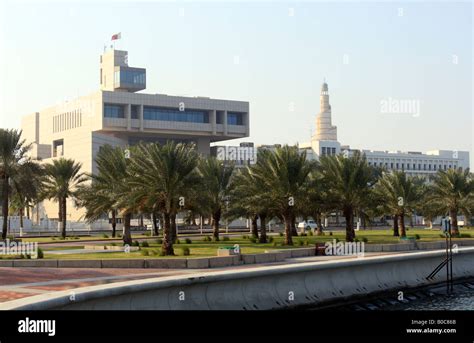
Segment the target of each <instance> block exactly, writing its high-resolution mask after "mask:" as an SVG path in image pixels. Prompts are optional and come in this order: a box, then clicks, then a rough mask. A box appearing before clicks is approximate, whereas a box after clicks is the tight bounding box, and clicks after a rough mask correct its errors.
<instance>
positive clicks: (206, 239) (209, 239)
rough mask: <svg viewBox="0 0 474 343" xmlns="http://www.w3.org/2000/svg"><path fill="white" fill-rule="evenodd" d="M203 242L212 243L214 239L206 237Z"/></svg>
mask: <svg viewBox="0 0 474 343" xmlns="http://www.w3.org/2000/svg"><path fill="white" fill-rule="evenodd" d="M202 240H203V241H204V242H210V241H212V238H211V237H210V236H204V237H203V238H202Z"/></svg>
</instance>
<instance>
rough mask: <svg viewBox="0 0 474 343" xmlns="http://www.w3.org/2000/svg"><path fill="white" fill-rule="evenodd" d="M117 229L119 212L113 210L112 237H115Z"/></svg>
mask: <svg viewBox="0 0 474 343" xmlns="http://www.w3.org/2000/svg"><path fill="white" fill-rule="evenodd" d="M116 229H117V211H116V210H112V237H115V232H116Z"/></svg>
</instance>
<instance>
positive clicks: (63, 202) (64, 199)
mask: <svg viewBox="0 0 474 343" xmlns="http://www.w3.org/2000/svg"><path fill="white" fill-rule="evenodd" d="M61 201H62V207H61V208H62V211H61V214H62V219H61V220H62V228H61V235H62V237H63V239H65V238H66V213H67V212H66V211H67V204H66V201H67V199H66V198H63V199H62V200H61Z"/></svg>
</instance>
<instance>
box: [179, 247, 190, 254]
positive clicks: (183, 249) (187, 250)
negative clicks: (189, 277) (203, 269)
mask: <svg viewBox="0 0 474 343" xmlns="http://www.w3.org/2000/svg"><path fill="white" fill-rule="evenodd" d="M181 250H182V252H183V256H189V255H191V250H190V249H189V248H188V247H182V248H181Z"/></svg>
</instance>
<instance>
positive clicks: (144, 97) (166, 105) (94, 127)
mask: <svg viewBox="0 0 474 343" xmlns="http://www.w3.org/2000/svg"><path fill="white" fill-rule="evenodd" d="M146 82H147V75H146V69H144V68H135V67H130V66H129V65H128V53H127V51H120V50H114V49H110V50H108V51H105V52H104V54H103V55H101V57H100V90H99V91H97V92H95V93H93V94H91V95H88V96H83V97H80V98H77V99H74V100H72V101H67V102H64V103H61V104H58V105H55V106H52V107H49V108H46V109H44V110H40V111H38V112H35V113H33V114H31V115H28V116H26V117H24V118H23V120H22V129H23V137H24V138H25V139H26V140H27V142H28V143H32V145H33V150H32V155H33V157H35V158H41V159H42V160H43V161H44V162H49V161H50V160H51V159H55V158H60V157H65V158H72V159H74V160H75V161H77V162H80V163H82V171H83V172H88V173H92V172H96V166H95V157H96V154H97V152H98V151H99V149H100V147H101V146H103V145H104V144H110V145H112V146H121V147H125V146H130V145H134V144H137V143H138V142H140V141H144V142H158V143H166V141H169V140H172V141H177V142H188V143H191V142H192V143H195V144H196V146H197V150H198V151H199V152H200V153H202V154H204V155H209V154H210V143H212V142H219V141H225V140H229V139H235V138H243V137H247V136H248V135H249V129H250V125H249V103H248V102H246V101H233V100H220V99H210V98H207V97H182V96H171V95H165V94H145V93H136V92H138V91H142V90H144V89H145V88H146ZM71 205H72V203H71V204H69V206H71ZM71 214H72V216H71V218H70V219H71V220H77V219H79V217H80V216H81V215H82V213H81V211H71ZM45 215H47V216H48V217H49V218H57V217H58V210H57V205H54V206H45V211H44V212H43V213H41V216H45Z"/></svg>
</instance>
